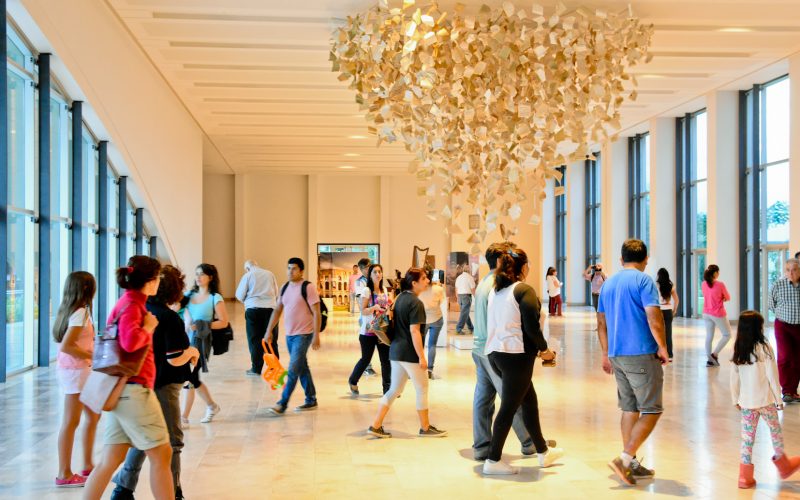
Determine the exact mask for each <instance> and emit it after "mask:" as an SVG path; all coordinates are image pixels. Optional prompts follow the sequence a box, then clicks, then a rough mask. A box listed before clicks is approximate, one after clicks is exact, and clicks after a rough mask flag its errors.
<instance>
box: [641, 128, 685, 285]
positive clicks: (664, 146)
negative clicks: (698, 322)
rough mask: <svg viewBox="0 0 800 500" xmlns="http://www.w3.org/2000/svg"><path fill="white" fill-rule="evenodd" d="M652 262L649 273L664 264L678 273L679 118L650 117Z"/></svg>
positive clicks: (673, 273) (652, 273)
mask: <svg viewBox="0 0 800 500" xmlns="http://www.w3.org/2000/svg"><path fill="white" fill-rule="evenodd" d="M649 154H650V248H648V251H649V253H650V261H649V264H648V266H647V271H646V272H647V273H648V274H650V275H651V276H655V275H656V273H657V272H658V269H659V268H660V267H664V268H666V269H667V271H669V273H670V275H671V276H673V277H674V276H675V273H676V266H677V260H676V251H677V245H676V237H677V234H676V231H675V222H676V221H675V210H676V208H675V203H676V195H675V118H656V119H654V120H650V151H649Z"/></svg>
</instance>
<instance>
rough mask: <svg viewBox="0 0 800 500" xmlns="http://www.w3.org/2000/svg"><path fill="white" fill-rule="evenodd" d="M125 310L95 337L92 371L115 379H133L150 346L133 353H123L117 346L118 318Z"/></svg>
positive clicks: (123, 350)
mask: <svg viewBox="0 0 800 500" xmlns="http://www.w3.org/2000/svg"><path fill="white" fill-rule="evenodd" d="M127 308H128V306H125V307H123V308H122V310H120V312H119V313H117V317H116V318H114V321H112V322H111V323H110V324H108V325H106V328H105V331H103V333H102V334H98V335H95V337H94V353H93V354H92V370H94V371H97V372H101V373H105V374H106V375H113V376H117V377H133V376H134V375H138V374H139V371H140V370H141V369H142V365H143V364H144V360H145V358H146V357H147V353H148V352H149V351H150V348H151V344H150V343H148V344H147V345H146V346H144V347H141V348H139V349H137V350H135V351H133V352H127V351H125V349H123V348H122V347H121V346H120V345H119V318H120V317H121V316H122V313H123V312H125V309H127Z"/></svg>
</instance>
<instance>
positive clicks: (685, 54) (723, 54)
mask: <svg viewBox="0 0 800 500" xmlns="http://www.w3.org/2000/svg"><path fill="white" fill-rule="evenodd" d="M650 53H651V54H652V55H653V57H707V58H715V57H726V58H727V57H730V58H746V57H751V56H752V55H753V54H752V53H750V52H699V51H698V52H677V51H675V52H672V51H663V52H661V51H652V52H650Z"/></svg>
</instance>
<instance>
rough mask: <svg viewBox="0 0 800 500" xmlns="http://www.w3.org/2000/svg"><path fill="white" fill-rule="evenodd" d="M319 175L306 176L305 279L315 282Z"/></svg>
mask: <svg viewBox="0 0 800 500" xmlns="http://www.w3.org/2000/svg"><path fill="white" fill-rule="evenodd" d="M318 189H319V176H318V175H316V174H311V175H309V176H308V226H307V230H308V233H307V237H306V242H307V244H308V251H307V252H306V258H305V259H304V260H305V262H306V272H305V277H306V280H308V281H310V282H312V283H316V282H317V265H318V262H317V210H319V197H318V195H317V192H318Z"/></svg>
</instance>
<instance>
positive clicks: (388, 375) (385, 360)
mask: <svg viewBox="0 0 800 500" xmlns="http://www.w3.org/2000/svg"><path fill="white" fill-rule="evenodd" d="M358 341H359V342H360V343H361V359H359V360H358V362H357V363H356V366H354V367H353V373H351V374H350V379H349V382H350V384H351V385H358V381H359V380H360V379H361V375H363V374H364V370H366V369H367V366H368V365H369V364H370V362H371V361H372V355H373V354H374V353H375V348H376V347H377V349H378V357H379V358H380V359H381V378H382V379H383V393H384V394H386V391H388V390H389V386H391V385H392V366H391V364H389V346H388V345H386V344H384V343H382V342H380V341H379V340H378V337H375V336H373V335H359V336H358Z"/></svg>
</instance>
